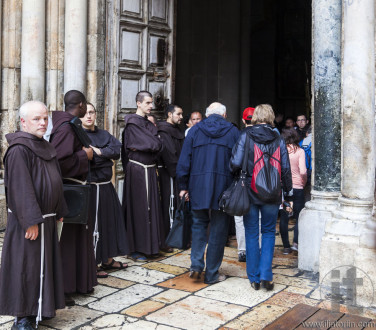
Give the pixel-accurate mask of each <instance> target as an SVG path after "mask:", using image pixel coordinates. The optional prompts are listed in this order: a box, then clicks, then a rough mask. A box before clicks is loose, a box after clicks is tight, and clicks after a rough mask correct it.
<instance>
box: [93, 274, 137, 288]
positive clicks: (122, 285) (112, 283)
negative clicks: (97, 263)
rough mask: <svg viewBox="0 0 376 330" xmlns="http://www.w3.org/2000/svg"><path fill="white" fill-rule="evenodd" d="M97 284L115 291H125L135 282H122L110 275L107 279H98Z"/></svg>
mask: <svg viewBox="0 0 376 330" xmlns="http://www.w3.org/2000/svg"><path fill="white" fill-rule="evenodd" d="M98 283H99V284H104V285H107V286H111V287H113V288H117V289H125V288H128V287H130V286H131V285H133V284H135V282H132V281H126V280H122V279H121V278H118V277H114V276H111V275H110V276H108V277H107V278H98Z"/></svg>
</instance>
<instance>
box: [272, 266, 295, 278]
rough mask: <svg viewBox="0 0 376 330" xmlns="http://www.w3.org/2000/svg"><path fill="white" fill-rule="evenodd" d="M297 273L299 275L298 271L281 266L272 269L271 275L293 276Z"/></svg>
mask: <svg viewBox="0 0 376 330" xmlns="http://www.w3.org/2000/svg"><path fill="white" fill-rule="evenodd" d="M298 273H299V269H296V268H286V267H282V266H278V267H276V268H273V274H280V275H287V276H295V275H296V274H298Z"/></svg>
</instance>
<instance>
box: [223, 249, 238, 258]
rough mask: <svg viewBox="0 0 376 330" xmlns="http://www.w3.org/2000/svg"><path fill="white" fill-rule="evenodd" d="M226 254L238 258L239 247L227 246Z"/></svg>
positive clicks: (228, 256)
mask: <svg viewBox="0 0 376 330" xmlns="http://www.w3.org/2000/svg"><path fill="white" fill-rule="evenodd" d="M224 256H225V257H227V258H233V259H238V249H234V248H230V247H228V246H226V247H225V252H224Z"/></svg>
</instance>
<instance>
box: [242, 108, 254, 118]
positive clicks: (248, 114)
mask: <svg viewBox="0 0 376 330" xmlns="http://www.w3.org/2000/svg"><path fill="white" fill-rule="evenodd" d="M254 112H255V108H245V109H244V111H243V119H244V120H251V119H252V116H253V113H254Z"/></svg>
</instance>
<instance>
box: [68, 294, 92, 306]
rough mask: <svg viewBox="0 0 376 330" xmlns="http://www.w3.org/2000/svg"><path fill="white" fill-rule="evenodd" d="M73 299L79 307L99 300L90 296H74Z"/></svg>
mask: <svg viewBox="0 0 376 330" xmlns="http://www.w3.org/2000/svg"><path fill="white" fill-rule="evenodd" d="M72 298H73V299H74V301H75V302H76V305H79V306H84V305H87V304H90V303H91V302H93V301H96V300H97V298H94V297H91V296H89V295H83V294H76V295H73V296H72Z"/></svg>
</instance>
